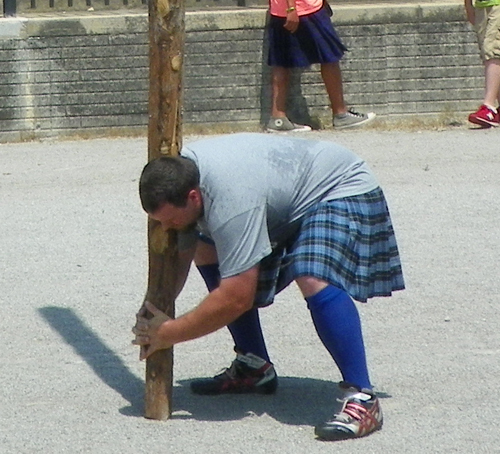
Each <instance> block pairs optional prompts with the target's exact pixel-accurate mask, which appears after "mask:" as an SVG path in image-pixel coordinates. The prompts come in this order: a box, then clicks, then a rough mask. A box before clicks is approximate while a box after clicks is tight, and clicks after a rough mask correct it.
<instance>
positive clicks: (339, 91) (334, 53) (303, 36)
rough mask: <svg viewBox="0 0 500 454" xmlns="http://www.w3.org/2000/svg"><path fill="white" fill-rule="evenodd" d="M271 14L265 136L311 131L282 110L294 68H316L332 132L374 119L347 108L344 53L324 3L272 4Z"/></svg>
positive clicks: (273, 0)
mask: <svg viewBox="0 0 500 454" xmlns="http://www.w3.org/2000/svg"><path fill="white" fill-rule="evenodd" d="M269 12H270V19H269V27H268V32H269V33H268V34H269V56H268V64H269V66H271V67H272V70H271V85H272V107H271V118H270V120H269V122H268V124H267V131H269V132H276V131H310V130H311V127H310V126H307V125H298V124H295V123H292V122H291V121H290V120H289V119H288V117H287V115H286V112H285V109H286V99H287V95H288V88H289V84H290V73H291V70H292V68H304V67H308V66H311V65H312V64H314V63H319V64H320V66H321V77H322V79H323V82H324V84H325V88H326V91H327V93H328V97H329V99H330V104H331V109H332V113H333V126H334V127H335V128H337V129H340V128H348V127H354V126H361V125H364V124H366V123H368V122H369V121H371V120H373V119H374V118H375V114H374V113H372V112H370V113H367V114H364V113H359V112H356V111H354V110H352V109H348V108H347V106H346V104H345V101H344V91H343V86H342V73H341V70H340V66H339V61H340V60H341V58H342V56H343V55H344V52H346V51H347V48H346V47H345V46H344V44H343V43H342V41H341V40H340V38H339V36H338V35H337V32H336V31H335V29H334V28H333V25H332V22H331V20H330V16H331V15H332V13H331V9H330V6H329V5H328V3H326V2H325V1H324V0H270V3H269Z"/></svg>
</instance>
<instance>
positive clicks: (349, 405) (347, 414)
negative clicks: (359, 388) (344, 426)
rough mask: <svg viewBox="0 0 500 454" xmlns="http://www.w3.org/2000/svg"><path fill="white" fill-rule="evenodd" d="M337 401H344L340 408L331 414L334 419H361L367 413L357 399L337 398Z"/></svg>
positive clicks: (345, 420) (346, 420) (348, 420)
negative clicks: (334, 413)
mask: <svg viewBox="0 0 500 454" xmlns="http://www.w3.org/2000/svg"><path fill="white" fill-rule="evenodd" d="M337 400H338V401H339V402H344V405H343V407H342V410H340V412H339V413H337V414H336V415H334V416H333V420H334V421H340V422H344V423H350V422H352V421H353V420H356V421H362V420H363V419H364V418H365V416H366V415H367V414H368V409H367V408H366V407H365V406H364V405H363V404H361V403H360V402H359V401H358V400H357V399H352V398H351V399H349V398H348V399H337Z"/></svg>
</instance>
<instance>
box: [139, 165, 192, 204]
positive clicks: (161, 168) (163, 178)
mask: <svg viewBox="0 0 500 454" xmlns="http://www.w3.org/2000/svg"><path fill="white" fill-rule="evenodd" d="M199 184H200V173H199V171H198V167H196V164H195V163H194V162H193V161H191V160H190V159H187V158H183V157H181V156H163V157H161V158H157V159H153V160H152V161H150V162H148V163H147V164H146V166H145V167H144V169H143V170H142V174H141V179H140V181H139V195H140V197H141V203H142V207H143V208H144V210H145V211H146V212H147V213H154V212H155V211H156V210H158V209H159V208H160V207H161V205H163V204H164V203H170V204H172V205H174V206H176V207H185V206H186V203H187V197H188V194H189V191H191V190H192V189H194V188H196V187H198V186H199Z"/></svg>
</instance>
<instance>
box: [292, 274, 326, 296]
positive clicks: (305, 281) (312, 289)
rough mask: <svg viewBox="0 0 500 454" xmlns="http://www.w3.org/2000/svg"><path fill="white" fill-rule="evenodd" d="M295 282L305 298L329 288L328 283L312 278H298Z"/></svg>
mask: <svg viewBox="0 0 500 454" xmlns="http://www.w3.org/2000/svg"><path fill="white" fill-rule="evenodd" d="M295 282H297V285H298V286H299V289H300V291H301V292H302V295H303V296H304V298H308V297H310V296H313V295H316V293H318V292H320V291H321V290H323V289H324V288H325V287H328V285H329V284H328V282H325V281H322V280H321V279H317V278H315V277H312V276H301V277H298V278H297V279H296V280H295Z"/></svg>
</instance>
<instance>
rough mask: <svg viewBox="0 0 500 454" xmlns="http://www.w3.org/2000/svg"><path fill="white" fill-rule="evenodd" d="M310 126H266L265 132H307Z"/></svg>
mask: <svg viewBox="0 0 500 454" xmlns="http://www.w3.org/2000/svg"><path fill="white" fill-rule="evenodd" d="M309 131H312V128H302V129H272V128H266V132H309Z"/></svg>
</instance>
